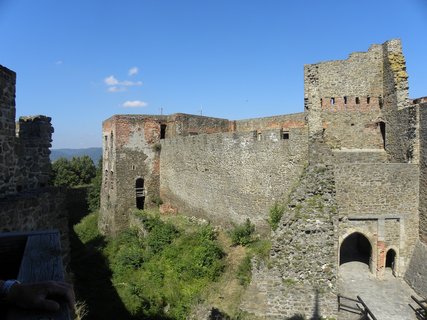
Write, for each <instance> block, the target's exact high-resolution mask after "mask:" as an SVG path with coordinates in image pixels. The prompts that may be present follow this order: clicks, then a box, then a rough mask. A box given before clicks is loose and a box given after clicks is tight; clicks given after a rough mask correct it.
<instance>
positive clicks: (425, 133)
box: [405, 98, 427, 296]
mask: <svg viewBox="0 0 427 320" xmlns="http://www.w3.org/2000/svg"><path fill="white" fill-rule="evenodd" d="M423 100H425V98H424V99H419V101H417V102H420V104H419V105H418V111H419V137H420V139H419V144H420V148H419V150H420V161H419V166H420V176H419V181H420V182H419V194H420V198H419V215H420V216H419V241H418V242H417V243H416V246H415V250H414V252H413V255H412V259H411V262H410V264H409V268H408V270H407V272H406V274H405V280H406V281H407V282H408V283H409V284H410V285H411V286H412V287H413V288H414V289H415V290H416V291H417V292H418V293H419V294H420V295H421V296H427V264H426V261H427V101H423Z"/></svg>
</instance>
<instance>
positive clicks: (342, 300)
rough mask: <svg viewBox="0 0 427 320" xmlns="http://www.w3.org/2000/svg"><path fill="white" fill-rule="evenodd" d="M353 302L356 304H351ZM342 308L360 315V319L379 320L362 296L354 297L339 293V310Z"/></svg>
mask: <svg viewBox="0 0 427 320" xmlns="http://www.w3.org/2000/svg"><path fill="white" fill-rule="evenodd" d="M351 302H354V305H351V304H350V303H351ZM341 310H343V311H347V312H351V313H354V314H358V315H360V318H359V319H360V320H369V319H371V320H377V318H376V317H375V316H374V314H373V313H372V311H371V310H370V309H369V308H368V306H367V305H366V303H365V302H364V301H363V300H362V298H361V297H360V296H357V299H352V298H348V297H344V296H341V295H338V311H341Z"/></svg>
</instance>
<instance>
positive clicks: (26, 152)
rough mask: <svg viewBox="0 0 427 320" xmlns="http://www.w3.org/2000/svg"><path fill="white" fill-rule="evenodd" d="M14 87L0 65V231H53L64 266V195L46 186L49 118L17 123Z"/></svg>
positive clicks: (13, 76) (12, 76)
mask: <svg viewBox="0 0 427 320" xmlns="http://www.w3.org/2000/svg"><path fill="white" fill-rule="evenodd" d="M15 86H16V74H15V72H13V71H11V70H9V69H7V68H5V67H3V66H0V232H11V231H34V230H49V229H57V230H59V231H60V232H61V243H62V248H63V253H64V258H65V259H64V261H65V263H67V260H68V247H69V244H68V218H67V213H66V211H65V196H64V194H63V192H61V190H58V189H56V188H53V187H51V186H49V180H50V173H51V164H50V159H49V154H50V150H49V148H50V147H51V142H52V133H53V127H52V125H51V123H50V121H51V118H49V117H46V116H41V115H38V116H31V117H21V118H20V119H19V121H18V123H15V114H16V109H15Z"/></svg>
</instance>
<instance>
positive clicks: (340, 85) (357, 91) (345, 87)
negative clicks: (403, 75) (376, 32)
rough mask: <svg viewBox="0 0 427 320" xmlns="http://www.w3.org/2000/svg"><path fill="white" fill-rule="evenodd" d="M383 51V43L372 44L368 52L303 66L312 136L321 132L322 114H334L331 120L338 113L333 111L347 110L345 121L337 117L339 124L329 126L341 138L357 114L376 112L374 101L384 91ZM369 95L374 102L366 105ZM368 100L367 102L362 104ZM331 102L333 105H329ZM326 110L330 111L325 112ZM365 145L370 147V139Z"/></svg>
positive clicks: (320, 134) (326, 115)
mask: <svg viewBox="0 0 427 320" xmlns="http://www.w3.org/2000/svg"><path fill="white" fill-rule="evenodd" d="M382 55H383V52H382V47H381V45H373V46H371V47H370V48H369V50H368V52H356V53H352V54H351V55H350V56H349V58H348V59H347V60H337V61H328V62H323V63H318V64H311V65H305V66H304V101H305V102H304V104H305V105H304V107H305V110H306V111H309V112H308V117H307V118H308V123H309V128H310V137H311V138H318V137H321V136H322V134H323V132H322V131H323V128H324V124H323V121H324V120H323V119H322V118H323V116H325V117H326V121H328V119H327V118H328V117H332V118H331V120H330V121H332V120H333V118H334V117H335V116H333V115H330V114H329V113H330V112H333V111H335V110H337V111H338V110H339V111H340V112H341V113H343V114H344V115H343V116H342V117H343V119H342V121H341V120H340V119H338V120H336V121H334V125H338V127H329V130H330V131H331V133H330V134H331V135H332V136H336V137H337V138H340V133H345V132H346V131H347V130H349V126H351V123H357V122H358V121H356V120H357V115H360V113H362V112H366V111H368V110H369V109H372V112H376V109H377V107H378V106H379V103H375V102H376V101H379V97H381V96H382V94H383V87H382V81H383V65H382ZM368 97H370V99H371V101H372V104H373V106H369V107H368V106H367V105H368V103H367V98H368ZM356 98H358V99H359V104H357V103H356ZM375 99H377V100H375ZM371 101H370V102H371ZM365 103H366V106H363V104H365ZM328 104H331V106H329V107H327V106H328ZM371 107H373V108H371ZM324 110H327V111H328V112H326V113H325V114H324V112H323V111H324ZM345 113H347V114H345ZM368 113H371V112H368ZM347 118H348V119H347ZM361 120H362V119H361ZM363 120H364V121H366V120H370V121H374V120H375V118H374V119H371V118H370V116H369V115H367V117H366V119H363ZM370 121H369V122H370ZM360 122H362V121H360ZM369 122H368V123H369ZM362 133H363V131H362V132H360V133H359V134H358V138H359V139H361V138H362V137H363V136H364V135H363V134H362ZM361 140H363V139H361ZM358 147H360V146H358ZM366 147H367V148H370V147H371V143H369V144H368V145H367V146H366Z"/></svg>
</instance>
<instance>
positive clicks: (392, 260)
mask: <svg viewBox="0 0 427 320" xmlns="http://www.w3.org/2000/svg"><path fill="white" fill-rule="evenodd" d="M396 262H397V254H396V251H394V249H388V250H387V254H386V258H385V268H386V270H387V269H389V270H391V272H392V273H393V274H396V266H397V263H396Z"/></svg>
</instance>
